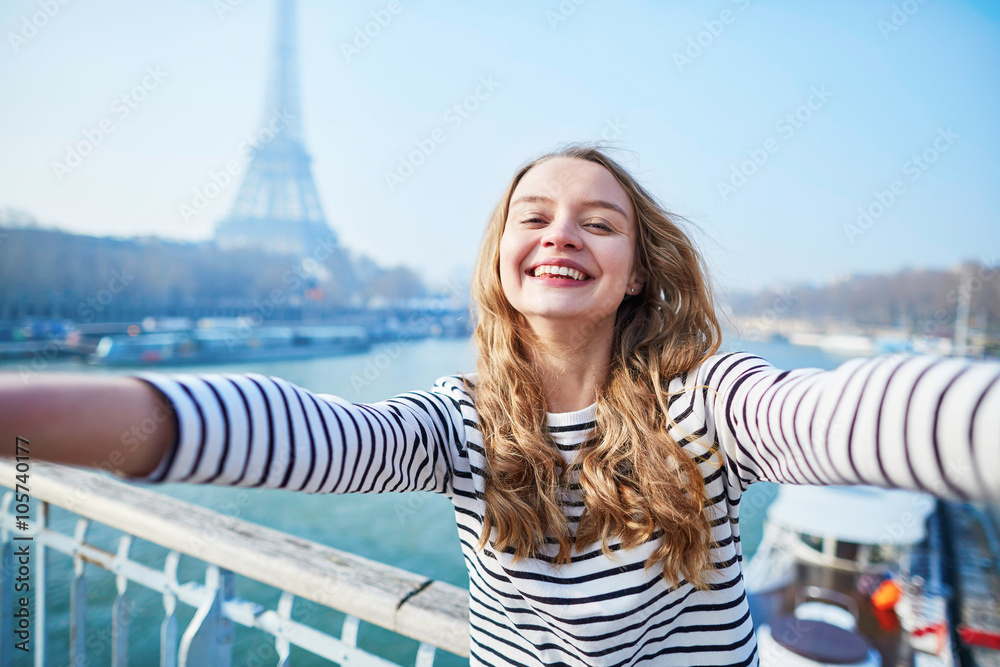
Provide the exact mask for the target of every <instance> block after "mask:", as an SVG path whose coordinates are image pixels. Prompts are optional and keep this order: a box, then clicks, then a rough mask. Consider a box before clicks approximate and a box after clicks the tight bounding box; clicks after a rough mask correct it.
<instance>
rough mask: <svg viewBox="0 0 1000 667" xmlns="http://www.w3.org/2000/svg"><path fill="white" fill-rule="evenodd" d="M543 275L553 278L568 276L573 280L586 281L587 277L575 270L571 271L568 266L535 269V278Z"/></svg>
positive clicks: (546, 266) (544, 266)
mask: <svg viewBox="0 0 1000 667" xmlns="http://www.w3.org/2000/svg"><path fill="white" fill-rule="evenodd" d="M545 274H549V275H553V276H568V277H570V278H572V279H573V280H586V279H587V276H586V275H584V274H583V273H581V272H580V271H577V270H576V269H571V268H570V267H568V266H548V265H542V266H539V267H538V268H537V269H535V273H534V275H535V277H538V276H542V275H545Z"/></svg>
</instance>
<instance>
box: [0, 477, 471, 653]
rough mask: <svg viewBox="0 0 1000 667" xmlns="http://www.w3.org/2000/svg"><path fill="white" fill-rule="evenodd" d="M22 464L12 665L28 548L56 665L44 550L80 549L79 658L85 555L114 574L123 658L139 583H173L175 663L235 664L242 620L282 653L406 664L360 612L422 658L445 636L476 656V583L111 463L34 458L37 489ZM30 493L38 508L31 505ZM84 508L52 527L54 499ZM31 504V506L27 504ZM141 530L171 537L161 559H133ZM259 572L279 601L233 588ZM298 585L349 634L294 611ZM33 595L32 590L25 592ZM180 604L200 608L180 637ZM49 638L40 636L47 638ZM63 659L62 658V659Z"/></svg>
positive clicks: (167, 600) (115, 636) (5, 533)
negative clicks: (196, 567)
mask: <svg viewBox="0 0 1000 667" xmlns="http://www.w3.org/2000/svg"><path fill="white" fill-rule="evenodd" d="M18 474H19V473H18V470H17V468H16V467H15V465H14V463H13V461H11V460H9V459H0V484H2V485H4V486H7V487H9V488H10V489H12V490H11V491H8V492H7V493H5V494H4V496H3V499H2V502H0V609H2V610H3V613H0V665H9V664H12V661H13V656H14V654H15V652H16V651H17V650H18V649H17V648H16V644H17V630H18V622H19V620H20V619H19V618H18V616H17V615H16V614H15V613H13V612H14V610H15V608H16V607H17V604H18V600H19V599H20V598H21V597H22V596H23V595H24V593H23V592H20V591H22V590H23V589H21V588H20V587H18V576H19V575H18V572H19V568H20V565H19V561H18V554H19V553H25V550H29V549H30V554H31V556H30V580H31V591H32V595H33V597H34V611H33V613H32V615H31V636H32V640H33V641H32V644H31V649H32V650H31V653H32V654H33V657H34V664H35V665H36V667H42V666H43V665H44V664H45V641H44V638H45V636H46V630H45V622H46V600H45V578H46V568H45V562H46V559H45V552H46V550H51V551H52V552H58V553H62V554H65V555H67V556H69V557H72V559H73V566H74V568H73V570H74V574H73V577H72V582H71V585H70V602H69V645H70V655H69V657H68V658H69V660H68V664H70V665H74V666H76V665H85V664H87V663H88V662H89V661H88V658H87V652H86V650H87V646H86V642H85V636H86V633H85V631H84V625H85V619H86V582H87V579H86V576H85V563H86V564H91V565H95V566H97V567H100V568H103V569H105V570H108V571H110V572H111V573H113V574H114V575H115V577H116V587H117V596H116V597H115V600H114V603H113V607H112V614H111V616H112V621H111V622H112V640H111V653H112V663H111V664H112V665H115V666H119V665H126V664H128V636H129V632H130V631H131V630H133V629H134V628H132V627H131V626H132V625H133V624H132V622H131V621H132V620H133V619H132V614H131V613H130V612H129V608H130V593H131V590H130V586H129V585H130V584H137V585H140V586H143V587H145V588H147V589H150V590H152V591H155V592H158V593H160V594H161V595H162V596H163V607H164V613H163V620H162V623H161V624H160V664H161V665H163V666H164V667H174V666H175V665H179V666H181V667H184V666H195V665H198V666H202V665H212V666H213V667H228V666H229V665H230V664H232V647H233V637H234V628H235V624H239V625H242V626H245V627H248V628H255V629H257V630H259V631H261V632H263V633H265V634H266V635H269V636H271V637H273V638H274V648H275V653H276V655H277V657H278V662H277V664H278V665H279V666H281V667H286V666H287V665H288V664H289V662H288V660H289V657H288V656H289V651H290V646H292V645H295V646H299V647H301V648H303V649H305V650H307V651H310V652H312V653H314V654H316V655H318V656H321V657H323V658H327V659H329V660H331V661H333V662H335V663H338V664H350V665H365V666H367V665H372V666H378V667H392V666H393V665H395V664H396V663H393V662H390V661H389V660H386V659H384V658H382V657H379V656H376V655H374V654H372V653H368V652H366V651H364V650H362V649H361V648H358V645H357V637H358V629H359V626H360V623H361V622H362V621H364V622H367V623H371V624H374V625H377V626H381V627H382V628H386V629H388V630H391V631H393V632H395V633H398V634H400V635H404V636H406V637H409V638H412V639H415V640H417V641H418V642H420V645H419V648H418V650H417V656H416V667H430V665H432V664H433V662H434V656H435V652H436V649H438V648H440V649H443V650H445V651H449V652H451V653H455V654H457V655H459V656H468V655H469V608H468V601H469V597H468V591H466V590H463V589H461V588H458V587H456V586H453V585H451V584H447V583H444V582H440V581H434V580H429V579H427V578H425V577H421V576H419V575H417V574H413V573H411V572H407V571H405V570H401V569H399V568H396V567H392V566H389V565H386V564H384V563H379V562H376V561H372V560H369V559H366V558H362V557H360V556H356V555H353V554H349V553H346V552H343V551H339V550H337V549H334V548H332V547H328V546H324V545H321V544H317V543H315V542H311V541H309V540H305V539H302V538H299V537H295V536H292V535H288V534H286V533H282V532H280V531H277V530H273V529H270V528H266V527H264V526H260V525H257V524H254V523H250V522H248V521H243V520H241V519H237V518H233V517H230V516H227V515H224V514H220V513H218V512H214V511H212V510H208V509H205V508H203V507H200V506H198V505H193V504H191V503H187V502H184V501H181V500H177V499H175V498H172V497H170V496H166V495H163V494H160V493H156V492H153V491H149V490H146V489H143V488H137V487H135V486H131V485H128V484H125V483H122V482H119V481H117V480H115V479H112V478H110V477H108V476H106V475H102V474H98V473H95V472H90V471H86V470H80V469H76V468H69V467H64V466H57V465H52V464H47V463H42V462H34V461H33V462H32V463H31V469H30V480H29V482H30V483H29V484H27V485H25V487H26V488H27V489H28V493H29V495H28V496H25V497H21V498H19V497H18V496H17V495H16V494H15V490H17V491H22V489H17V488H16V487H17V476H18ZM29 497H30V506H31V507H32V508H33V509H34V510H35V511H34V515H35V518H34V519H33V520H27V517H25V516H24V514H26V512H23V511H22V510H24V509H25V507H26V506H27V505H28V504H29V503H26V502H22V500H25V499H27V498H29ZM50 505H54V506H58V507H61V508H64V509H66V510H69V511H71V512H73V513H75V514H77V515H79V516H80V517H81V518H80V519H79V520H78V521H77V523H76V529H75V531H74V534H73V535H68V534H65V533H62V532H58V531H56V530H53V528H52V527H51V526H50V525H49V521H48V516H49V506H50ZM19 515H20V516H19ZM92 521H96V522H99V523H100V524H104V525H106V526H110V527H112V528H115V529H117V530H120V531H122V532H124V533H126V534H125V535H123V536H122V537H120V538H119V540H118V547H117V551H116V552H115V553H111V552H110V551H107V550H105V549H101V548H99V547H97V546H95V545H94V544H90V543H88V542H87V530H88V528H89V527H90V525H91V522H92ZM134 538H139V539H142V540H146V541H149V542H152V543H155V544H159V545H161V546H163V547H165V548H167V549H169V552H168V555H167V558H166V561H165V565H164V567H163V569H162V570H159V569H156V568H153V567H150V566H148V565H146V564H143V563H141V562H138V561H136V560H132V559H130V558H129V552H130V549H131V546H132V542H133V539H134ZM182 555H186V556H190V557H194V558H197V559H199V560H201V561H204V562H205V563H207V564H208V565H207V570H206V575H205V583H204V584H199V583H195V582H185V583H183V584H181V583H178V579H177V565H178V561H179V560H180V558H181V556H182ZM235 575H240V576H244V577H248V578H250V579H253V580H255V581H258V582H262V583H264V584H267V585H268V586H272V587H274V588H276V589H279V590H281V591H282V593H281V597H280V600H279V602H278V604H277V608H276V609H266V608H264V607H263V606H261V605H259V604H257V603H255V602H251V601H247V600H242V599H239V598H237V597H235V596H234V594H233V584H234V576H235ZM296 598H302V599H306V600H311V601H313V602H315V603H318V604H320V605H324V606H325V607H328V608H330V609H334V610H338V611H340V612H343V613H344V614H346V615H347V616H346V619H345V621H344V623H343V627H342V630H341V633H340V636H339V637H334V636H332V635H330V634H327V633H325V632H323V631H321V630H319V629H317V628H315V627H312V626H310V625H306V624H303V623H301V622H299V621H296V620H294V619H292V614H291V612H292V606H293V603H294V601H295V600H296ZM22 601H23V600H22ZM178 603H182V604H186V605H190V606H191V607H193V608H194V609H195V610H196V611H195V613H194V617H193V619H192V620H191V622H190V623H189V624H188V625H187V627H186V628H185V629H184V630H183V632H182V633H181V635H180V637H179V638H178V632H179V631H180V630H179V628H178V615H177V606H178ZM39 639H41V641H39ZM60 664H65V663H62V662H60Z"/></svg>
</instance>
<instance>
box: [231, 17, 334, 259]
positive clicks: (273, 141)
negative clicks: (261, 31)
mask: <svg viewBox="0 0 1000 667" xmlns="http://www.w3.org/2000/svg"><path fill="white" fill-rule="evenodd" d="M295 34H296V30H295V3H294V0H279V2H278V12H277V31H276V38H275V48H274V60H273V61H272V65H271V67H272V69H271V78H270V82H269V87H268V94H267V100H266V105H265V109H264V120H263V122H262V123H261V128H260V131H259V133H258V134H257V139H258V140H259V141H258V144H257V146H256V150H255V151H254V152H253V154H252V157H251V159H250V165H249V168H248V169H247V174H246V177H245V178H244V179H243V183H242V185H241V186H240V191H239V194H238V196H237V197H236V202H235V203H234V204H233V208H232V210H231V211H230V212H229V215H228V216H227V217H226V218H225V219H224V220H222V221H221V222H220V223H219V225H218V227H217V228H216V232H215V243H216V245H217V246H218V247H220V248H221V249H224V250H230V249H239V248H259V249H262V250H266V251H269V252H275V253H282V254H293V255H298V256H302V257H305V256H309V255H312V254H313V250H314V249H316V248H317V247H318V246H321V247H324V248H329V247H330V245H331V244H335V243H336V233H335V232H334V231H333V229H331V228H330V226H329V225H328V224H327V221H326V217H325V216H324V215H323V209H322V207H321V206H320V202H319V196H318V195H317V193H316V184H315V182H314V181H313V176H312V168H311V162H312V159H311V158H310V156H309V153H308V152H307V151H306V148H305V144H304V142H303V133H302V110H301V104H300V103H299V85H298V66H297V47H296V37H295Z"/></svg>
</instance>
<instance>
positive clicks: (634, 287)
mask: <svg viewBox="0 0 1000 667" xmlns="http://www.w3.org/2000/svg"><path fill="white" fill-rule="evenodd" d="M645 285H646V270H645V269H643V268H642V267H636V269H635V270H634V271H633V272H632V279H631V280H629V283H628V288H627V289H628V293H629V294H630V295H634V294H640V293H641V292H642V288H643V287H644V286H645Z"/></svg>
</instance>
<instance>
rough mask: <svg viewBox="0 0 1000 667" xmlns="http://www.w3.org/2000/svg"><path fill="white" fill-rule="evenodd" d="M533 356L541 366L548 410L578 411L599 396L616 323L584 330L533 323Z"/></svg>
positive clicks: (535, 361)
mask: <svg viewBox="0 0 1000 667" xmlns="http://www.w3.org/2000/svg"><path fill="white" fill-rule="evenodd" d="M532 331H533V332H534V335H535V341H534V344H533V345H532V346H531V347H530V350H531V355H532V360H533V361H534V364H535V368H537V369H538V376H539V380H541V383H542V393H543V395H544V396H545V409H546V410H547V411H548V412H576V411H577V410H582V409H584V408H586V407H588V406H589V405H591V404H593V403H594V401H596V400H597V392H598V390H599V389H600V387H601V386H603V385H604V382H605V380H606V378H607V374H608V367H609V366H610V361H611V342H612V338H613V327H606V326H605V327H600V328H595V329H594V330H592V331H583V330H581V329H580V328H579V327H573V328H571V329H570V330H567V328H566V327H559V326H545V324H544V323H543V324H542V325H538V324H533V326H532Z"/></svg>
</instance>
